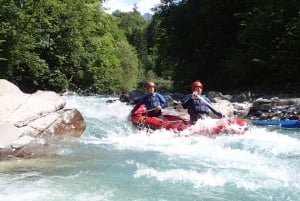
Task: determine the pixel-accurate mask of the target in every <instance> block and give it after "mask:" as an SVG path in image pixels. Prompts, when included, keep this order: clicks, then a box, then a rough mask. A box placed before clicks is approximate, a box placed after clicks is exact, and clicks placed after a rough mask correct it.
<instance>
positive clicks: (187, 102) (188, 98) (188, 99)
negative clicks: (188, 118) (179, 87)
mask: <svg viewBox="0 0 300 201" xmlns="http://www.w3.org/2000/svg"><path fill="white" fill-rule="evenodd" d="M191 97H192V96H191V95H188V96H186V97H185V99H184V100H183V103H182V107H183V108H184V109H187V108H188V107H189V105H190V104H191V101H192V98H191Z"/></svg>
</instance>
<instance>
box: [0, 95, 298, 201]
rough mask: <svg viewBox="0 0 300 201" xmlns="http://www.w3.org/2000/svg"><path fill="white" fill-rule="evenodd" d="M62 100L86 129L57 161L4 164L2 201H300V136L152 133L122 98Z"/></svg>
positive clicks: (259, 131)
mask: <svg viewBox="0 0 300 201" xmlns="http://www.w3.org/2000/svg"><path fill="white" fill-rule="evenodd" d="M63 98H64V99H65V100H66V102H67V105H66V107H67V108H77V109H78V110H79V111H80V112H81V113H82V115H83V116H84V119H85V122H86V124H87V129H86V130H85V132H84V133H83V135H82V136H81V137H80V138H78V139H66V140H63V141H62V142H60V144H59V145H58V150H57V151H56V152H55V153H54V154H50V156H45V157H40V158H35V159H19V160H9V161H2V162H0V200H1V201H124V200H128V201H148V200H149V201H198V200H199V201H202V200H203V201H229V200H230V201H232V200H241V201H299V198H300V130H292V129H291V130H287V129H274V128H272V129H271V128H266V127H255V126H252V125H251V126H250V130H249V131H248V132H247V133H246V134H244V135H236V136H234V135H231V136H218V137H216V138H211V137H206V136H201V135H197V136H196V135H193V136H188V137H186V136H185V135H180V133H179V134H178V133H174V132H172V131H166V130H157V131H155V132H152V133H151V134H150V133H148V132H145V131H140V130H137V129H136V128H134V127H133V126H132V124H131V122H129V120H128V114H129V112H130V110H131V109H132V106H131V105H126V104H124V103H121V102H119V101H118V100H117V98H116V97H112V96H89V97H80V96H71V97H63ZM114 99H115V100H116V101H114V102H112V103H107V101H108V100H114ZM164 112H165V113H174V114H180V113H177V112H176V111H175V110H173V109H171V108H167V109H165V110H164ZM181 115H183V114H181Z"/></svg>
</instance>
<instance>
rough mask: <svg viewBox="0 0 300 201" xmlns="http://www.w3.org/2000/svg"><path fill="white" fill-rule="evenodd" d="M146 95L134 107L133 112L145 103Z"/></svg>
mask: <svg viewBox="0 0 300 201" xmlns="http://www.w3.org/2000/svg"><path fill="white" fill-rule="evenodd" d="M145 97H146V96H143V97H142V98H141V99H140V100H139V102H138V103H137V104H136V105H135V106H134V107H133V109H132V110H131V114H133V113H134V112H135V111H136V110H137V109H138V108H139V107H140V106H141V105H142V104H143V103H144V100H145Z"/></svg>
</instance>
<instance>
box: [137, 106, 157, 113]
mask: <svg viewBox="0 0 300 201" xmlns="http://www.w3.org/2000/svg"><path fill="white" fill-rule="evenodd" d="M153 110H158V108H156V107H155V108H152V109H149V110H144V111H138V112H135V114H146V113H148V112H151V111H153ZM135 114H133V115H135Z"/></svg>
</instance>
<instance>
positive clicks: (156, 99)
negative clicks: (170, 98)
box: [131, 82, 167, 117]
mask: <svg viewBox="0 0 300 201" xmlns="http://www.w3.org/2000/svg"><path fill="white" fill-rule="evenodd" d="M146 89H147V94H146V95H145V96H143V97H142V98H141V99H140V100H139V102H138V103H137V104H136V105H135V106H134V108H133V109H132V110H131V115H133V114H134V113H135V111H136V110H137V109H138V108H139V107H140V106H141V105H142V104H144V105H145V106H146V110H147V111H148V112H147V115H148V116H149V117H159V116H161V109H162V108H163V107H165V106H166V105H167V101H166V99H165V98H164V97H163V96H162V95H161V94H159V93H157V92H155V84H154V82H147V84H146Z"/></svg>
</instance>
